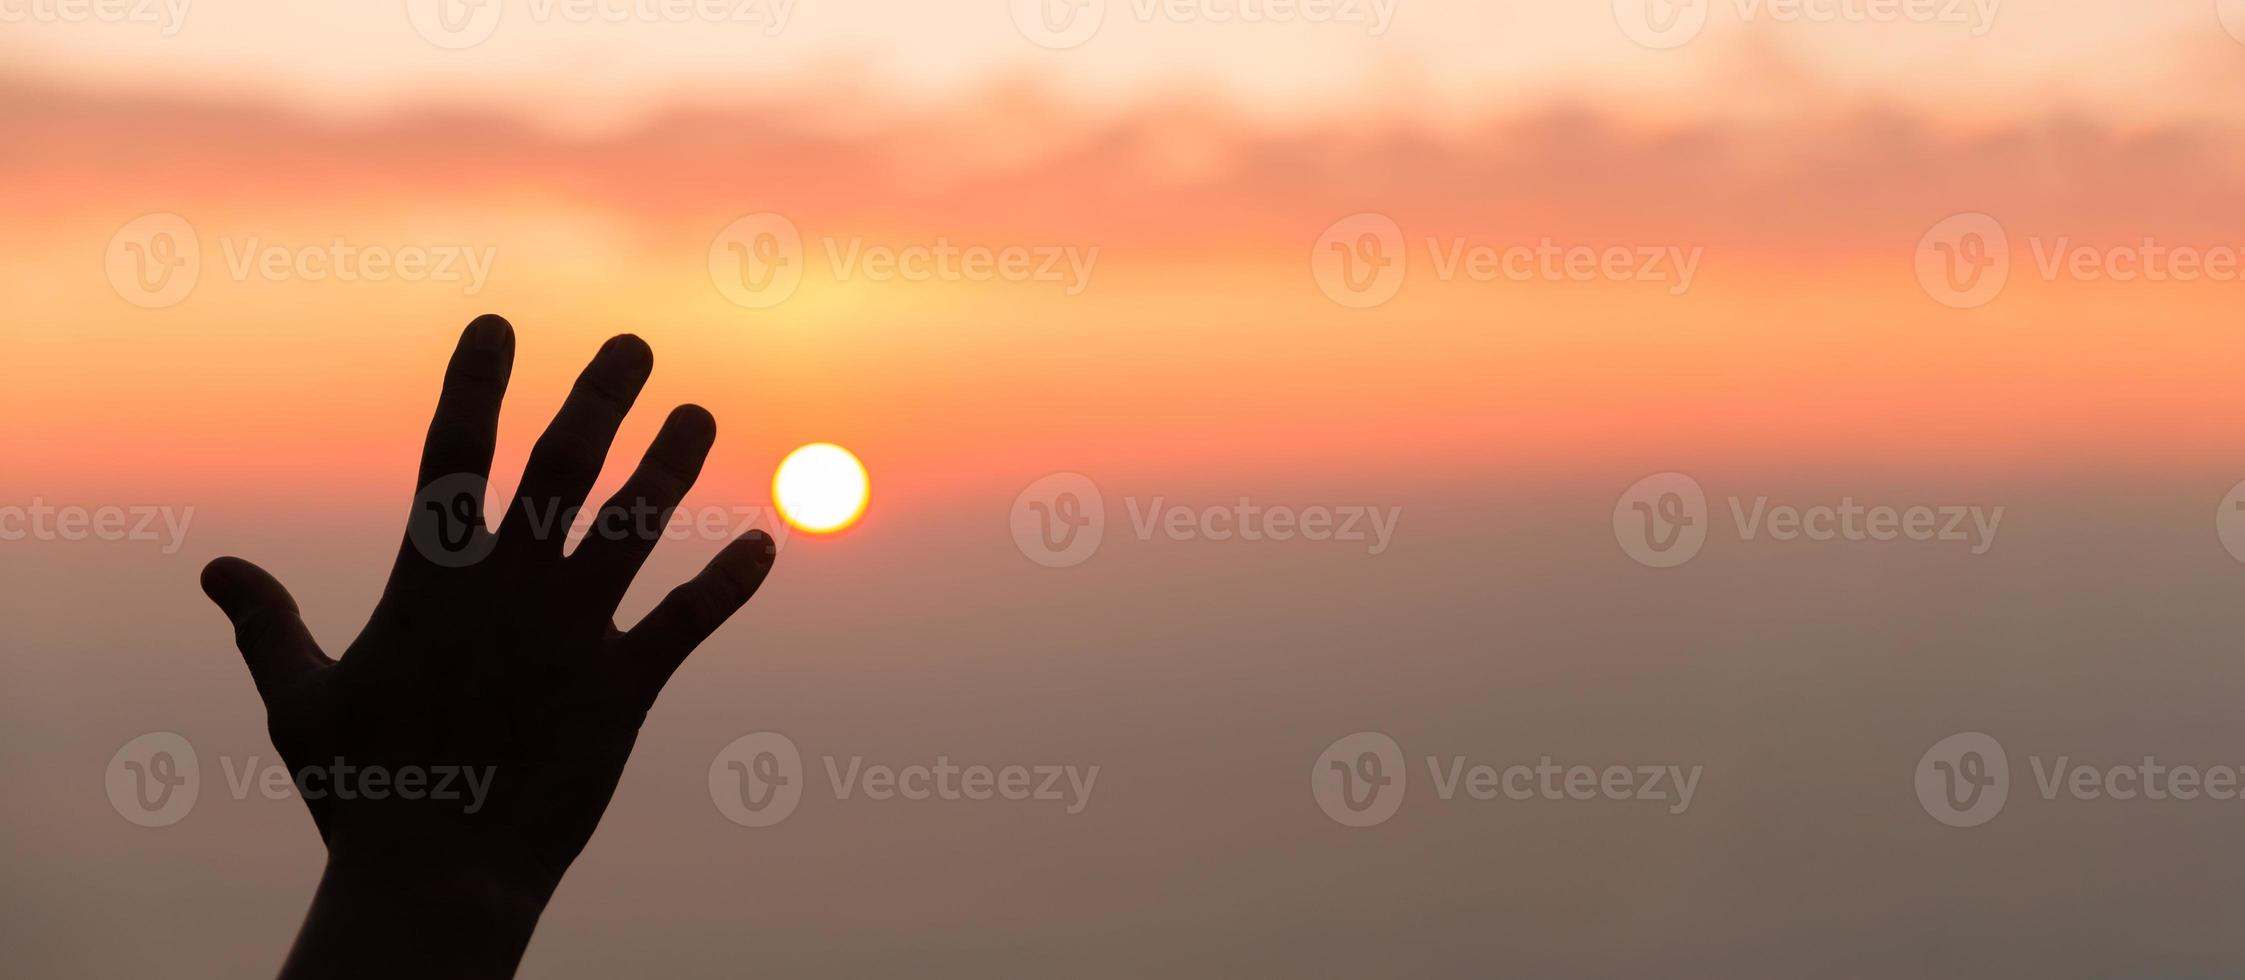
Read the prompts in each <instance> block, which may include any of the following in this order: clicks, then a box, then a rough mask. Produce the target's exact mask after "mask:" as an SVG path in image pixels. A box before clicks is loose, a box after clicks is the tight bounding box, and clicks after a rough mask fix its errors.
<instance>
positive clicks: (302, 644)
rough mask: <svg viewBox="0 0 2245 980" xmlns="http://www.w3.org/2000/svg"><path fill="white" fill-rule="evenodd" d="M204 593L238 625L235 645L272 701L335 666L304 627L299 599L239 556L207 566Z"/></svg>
mask: <svg viewBox="0 0 2245 980" xmlns="http://www.w3.org/2000/svg"><path fill="white" fill-rule="evenodd" d="M203 594H205V595H208V596H210V598H211V601H212V602H215V603H217V604H218V608H219V609H220V610H221V611H223V612H225V613H226V618H227V619H228V620H229V621H231V622H232V623H233V624H234V645H235V646H237V647H239V648H241V651H242V660H243V662H245V663H247V664H248V665H249V675H250V679H251V680H252V681H254V682H255V683H256V684H257V693H258V694H259V695H260V696H262V697H264V698H265V699H266V700H267V701H268V702H269V701H271V700H272V697H273V692H274V691H276V690H278V689H280V688H281V687H283V686H285V685H287V684H289V683H290V682H291V681H293V680H295V679H296V678H298V677H300V676H302V675H303V674H305V673H308V672H310V671H313V670H316V669H318V668H321V667H325V666H327V665H329V664H330V663H333V661H330V660H329V659H327V655H326V654H323V653H321V652H320V646H319V644H318V643H316V642H314V641H313V639H312V632H311V630H308V629H306V628H305V627H304V619H303V617H302V616H301V615H299V614H298V612H297V608H296V600H295V599H294V598H291V597H290V596H289V594H288V590H287V589H286V588H283V587H282V586H281V583H280V581H279V580H278V579H275V578H274V577H273V576H272V575H271V574H270V573H268V572H266V571H265V570H264V569H262V568H259V567H257V566H256V565H252V564H250V563H249V562H246V561H243V560H241V559H239V558H220V559H217V560H215V561H213V562H211V563H210V564H208V565H205V566H203Z"/></svg>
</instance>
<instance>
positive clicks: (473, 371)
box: [391, 313, 514, 585]
mask: <svg viewBox="0 0 2245 980" xmlns="http://www.w3.org/2000/svg"><path fill="white" fill-rule="evenodd" d="M513 373H514V327H513V326H512V325H511V324H509V323H507V321H506V319H505V318H503V317H500V316H499V315H497V314H493V313H486V314H484V315H482V316H479V317H476V318H475V320H474V321H473V322H471V323H469V324H468V327H467V329H466V330H463V331H461V333H460V342H459V344H458V345H457V346H456V347H454V348H453V350H452V363H451V364H450V365H448V366H446V368H445V369H444V391H443V392H442V393H441V394H439V395H438V396H437V410H436V416H435V417H434V418H432V419H430V420H429V434H428V438H427V439H426V440H424V441H423V443H422V445H421V471H420V476H419V478H418V479H417V480H416V481H415V486H416V487H418V489H417V490H416V491H415V494H414V498H413V511H412V513H411V514H409V515H407V518H406V540H405V542H404V543H403V544H401V545H400V547H399V550H398V561H397V565H396V568H395V570H394V571H393V572H392V573H391V581H392V584H393V585H394V584H396V583H397V582H398V581H399V577H400V576H406V575H412V574H415V573H419V572H425V571H428V570H432V569H434V568H436V567H437V566H440V565H457V564H462V563H464V562H465V561H466V560H469V559H472V558H473V557H475V556H476V553H475V552H473V551H471V550H470V542H471V541H472V540H473V539H474V538H475V536H477V535H481V534H484V533H485V532H484V530H483V502H484V496H485V493H486V490H487V488H488V487H489V485H490V482H491V454H492V451H493V449H494V447H495V446H496V445H497V444H498V439H499V403H500V402H501V401H502V400H504V399H505V398H506V394H507V379H508V377H509V376H510V375H512V374H513Z"/></svg>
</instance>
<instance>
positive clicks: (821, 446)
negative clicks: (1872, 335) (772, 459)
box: [772, 442, 873, 534]
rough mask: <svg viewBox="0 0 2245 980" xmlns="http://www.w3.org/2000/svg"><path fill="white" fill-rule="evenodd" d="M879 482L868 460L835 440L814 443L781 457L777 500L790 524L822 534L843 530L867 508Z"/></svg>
mask: <svg viewBox="0 0 2245 980" xmlns="http://www.w3.org/2000/svg"><path fill="white" fill-rule="evenodd" d="M872 492H873V486H872V483H871V481H869V480H867V479H866V476H865V464H863V463H860V462H858V461H857V457H856V456H852V455H850V451H849V450H847V449H844V448H842V447H840V446H837V445H835V444H833V443H831V442H814V443H812V444H810V445H808V446H804V447H803V448H801V449H798V450H796V451H794V452H792V453H788V454H787V458H786V459H783V460H780V468H779V471H778V472H776V473H773V474H772V502H773V503H774V504H777V505H778V506H779V512H780V516H781V517H784V518H787V522H788V523H789V524H793V525H795V526H796V527H799V528H802V529H803V530H805V531H810V532H812V533H816V534H824V533H826V532H829V531H839V530H841V529H843V528H845V527H849V526H850V525H851V524H853V523H856V522H857V519H858V515H860V514H863V513H865V501H866V498H868V497H870V496H872Z"/></svg>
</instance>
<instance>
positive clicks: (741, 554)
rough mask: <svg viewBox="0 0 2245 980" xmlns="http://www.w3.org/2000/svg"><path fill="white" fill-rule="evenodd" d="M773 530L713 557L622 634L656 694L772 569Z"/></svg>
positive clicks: (651, 693)
mask: <svg viewBox="0 0 2245 980" xmlns="http://www.w3.org/2000/svg"><path fill="white" fill-rule="evenodd" d="M775 555H776V553H775V548H774V545H773V544H772V537H771V535H768V534H765V533H764V532H762V531H750V532H748V533H746V534H743V535H741V536H740V537H738V538H735V539H733V542H732V543H731V544H728V545H726V546H725V548H724V550H722V551H719V552H718V553H717V557H715V558H712V559H710V561H709V564H708V565H707V566H705V567H704V568H703V569H702V571H701V574H699V575H696V576H694V577H693V579H692V580H690V581H688V582H687V583H686V584H684V585H681V586H679V587H677V588H675V589H672V590H671V592H670V595H668V596H665V597H663V601H662V602H661V603H660V604H658V605H657V606H655V609H654V611H653V612H650V613H648V614H647V618H645V619H642V620H640V621H639V625H637V626H634V627H632V629H631V632H630V633H627V634H625V635H624V652H625V655H626V656H628V657H630V658H631V660H632V661H633V663H634V665H635V666H636V668H637V669H638V672H639V673H640V675H641V676H642V677H644V678H645V688H644V690H645V693H646V695H647V696H648V697H649V698H650V699H652V698H653V697H654V695H655V692H657V691H660V690H662V686H663V684H664V682H666V681H668V680H670V675H671V673H672V672H673V671H675V670H677V669H678V665H679V664H681V663H684V662H685V660H686V656H687V655H688V654H691V653H693V652H694V648H695V647H697V646H700V645H701V643H702V641H703V640H706V639H709V635H710V634H712V633H715V632H717V628H718V627H719V626H723V625H725V620H727V619H729V618H731V617H732V615H733V613H734V612H736V611H738V610H739V609H740V607H741V606H743V605H745V604H747V602H748V599H749V597H750V596H753V595H755V594H756V588H757V586H760V585H762V584H764V576H765V575H767V574H769V573H770V572H771V570H772V560H773V558H774V557H775Z"/></svg>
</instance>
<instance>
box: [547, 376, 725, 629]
mask: <svg viewBox="0 0 2245 980" xmlns="http://www.w3.org/2000/svg"><path fill="white" fill-rule="evenodd" d="M716 440H717V420H716V419H715V418H712V417H711V416H710V414H709V411H708V410H707V409H704V408H702V407H701V406H699V405H681V406H679V407H678V408H676V409H673V410H672V411H671V413H670V417H669V418H667V419H664V420H663V427H662V431H660V432H657V433H655V441H654V444H653V445H651V446H649V447H648V448H647V455H646V457H645V458H643V459H641V460H640V461H639V468H638V469H637V470H635V471H633V472H632V474H631V479H629V480H626V481H624V485H623V487H622V488H621V489H619V490H617V491H616V495H615V496H613V497H610V498H608V502H607V504H605V505H603V506H602V507H601V508H600V512H599V513H598V514H596V515H594V517H593V521H592V526H591V528H590V530H588V531H587V532H586V534H585V540H584V542H583V543H581V544H579V545H578V546H577V550H576V552H575V553H573V554H571V555H570V556H569V564H570V565H572V566H574V567H576V568H577V569H578V570H579V574H580V575H582V576H583V578H584V581H585V582H586V586H587V588H588V590H589V591H590V594H591V595H592V596H593V597H594V599H595V600H596V601H600V602H605V603H607V604H608V605H609V607H610V608H611V609H612V608H614V606H615V604H616V603H617V602H619V601H621V600H622V599H623V595H624V590H626V589H628V588H630V587H631V580H632V577H633V576H635V575H638V574H639V568H640V566H641V565H643V564H646V562H647V555H648V554H649V553H650V552H653V551H654V550H655V544H656V543H657V542H659V541H661V540H662V535H663V529H664V527H665V525H667V524H668V523H669V521H670V514H671V511H672V510H674V509H675V508H677V506H678V502H679V501H681V500H683V499H685V497H686V491H687V490H689V489H691V488H692V487H693V485H694V480H695V479H697V478H699V477H700V476H701V472H702V461H703V460H704V459H707V458H708V457H709V447H710V446H711V444H713V443H715V442H716Z"/></svg>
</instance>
